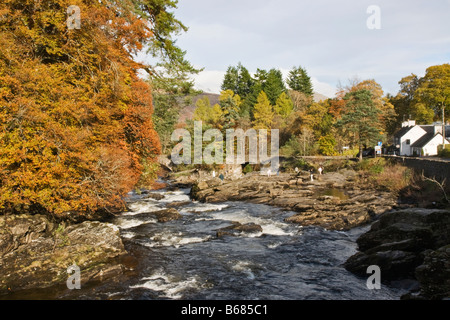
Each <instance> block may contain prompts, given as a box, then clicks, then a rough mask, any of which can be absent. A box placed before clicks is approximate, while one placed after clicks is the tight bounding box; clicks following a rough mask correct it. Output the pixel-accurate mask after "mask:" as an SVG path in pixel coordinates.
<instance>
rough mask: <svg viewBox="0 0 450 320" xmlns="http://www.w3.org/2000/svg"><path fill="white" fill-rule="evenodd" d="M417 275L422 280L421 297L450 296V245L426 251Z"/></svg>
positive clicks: (438, 297) (436, 297)
mask: <svg viewBox="0 0 450 320" xmlns="http://www.w3.org/2000/svg"><path fill="white" fill-rule="evenodd" d="M415 275H416V278H417V280H419V282H420V292H419V297H423V298H425V299H433V300H434V299H444V298H447V299H448V298H450V245H447V246H443V247H441V248H439V249H437V250H434V251H428V252H426V254H425V258H424V261H423V264H422V265H420V266H419V267H417V268H416V271H415Z"/></svg>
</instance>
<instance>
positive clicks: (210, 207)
mask: <svg viewBox="0 0 450 320" xmlns="http://www.w3.org/2000/svg"><path fill="white" fill-rule="evenodd" d="M225 208H228V205H226V204H213V203H195V206H194V207H189V208H184V209H182V210H180V213H191V212H193V213H200V212H209V211H221V210H223V209H225Z"/></svg>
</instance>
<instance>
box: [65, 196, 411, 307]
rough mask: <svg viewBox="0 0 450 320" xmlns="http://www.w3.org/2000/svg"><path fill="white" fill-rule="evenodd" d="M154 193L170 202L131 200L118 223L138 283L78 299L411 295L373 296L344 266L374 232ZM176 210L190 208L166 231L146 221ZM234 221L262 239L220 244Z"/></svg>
mask: <svg viewBox="0 0 450 320" xmlns="http://www.w3.org/2000/svg"><path fill="white" fill-rule="evenodd" d="M153 193H158V194H161V195H162V196H164V198H162V199H160V200H154V199H153V198H150V197H148V194H143V195H138V194H136V193H130V194H129V195H128V206H129V208H130V211H128V212H125V213H123V214H122V215H121V216H119V217H117V218H115V219H114V220H113V221H112V222H113V223H114V224H116V225H117V226H118V227H119V228H120V230H121V234H122V236H123V239H124V244H125V247H126V249H127V250H128V251H129V252H130V253H131V254H133V255H134V256H135V257H137V261H138V265H137V266H136V271H135V273H134V276H133V277H131V278H129V279H128V280H127V281H125V282H119V283H113V284H108V285H106V286H105V285H103V286H98V287H96V288H93V290H88V291H85V290H81V292H80V296H79V297H78V298H88V299H91V298H102V299H190V300H191V299H192V300H197V299H201V300H203V299H207V300H216V299H217V300H218V299H220V300H228V299H230V300H250V299H251V300H257V299H261V300H308V299H327V300H339V299H346V300H347V299H349V300H350V299H358V300H361V299H363V300H366V299H368V300H369V299H370V300H373V299H383V300H385V299H399V298H400V296H401V295H402V294H403V293H405V290H402V289H398V288H393V287H390V286H387V285H382V287H381V290H369V289H368V288H367V286H366V279H364V278H359V277H356V276H355V275H353V274H351V273H350V272H348V271H346V270H345V269H344V267H343V266H342V264H343V263H344V262H345V261H346V259H347V258H348V257H350V256H351V255H353V254H354V253H355V252H356V250H357V247H356V243H355V240H356V239H357V237H358V236H359V235H360V234H361V233H362V232H365V231H367V229H368V227H367V226H366V227H362V228H355V229H352V230H350V231H345V232H342V231H329V230H324V229H322V228H319V227H301V226H299V225H295V224H291V223H286V222H284V218H286V217H288V216H290V215H292V214H293V212H288V211H282V210H280V209H278V208H275V207H270V206H267V205H261V204H251V203H245V202H224V203H220V204H207V203H199V202H195V201H191V199H190V198H189V195H188V194H189V189H181V190H176V191H168V190H159V191H153ZM173 202H183V204H182V205H181V206H179V207H177V209H178V210H179V212H180V213H181V214H182V216H183V218H182V219H179V220H175V221H169V222H165V223H160V222H157V221H156V219H155V218H154V216H152V215H150V214H146V213H148V212H151V211H157V210H161V209H164V208H166V206H167V205H168V204H169V203H173ZM232 221H237V222H240V223H243V224H244V223H250V222H253V223H256V224H258V225H260V226H261V227H262V232H258V233H253V234H241V235H238V236H224V237H219V238H218V237H217V236H216V230H217V229H219V228H222V227H226V226H229V225H231V222H232ZM368 276H369V275H368ZM72 294H74V293H72ZM72 298H73V296H72Z"/></svg>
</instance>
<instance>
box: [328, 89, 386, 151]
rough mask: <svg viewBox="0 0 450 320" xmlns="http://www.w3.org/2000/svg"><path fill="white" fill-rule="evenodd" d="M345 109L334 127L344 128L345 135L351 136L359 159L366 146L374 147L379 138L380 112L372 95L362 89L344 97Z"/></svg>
mask: <svg viewBox="0 0 450 320" xmlns="http://www.w3.org/2000/svg"><path fill="white" fill-rule="evenodd" d="M344 99H345V100H346V104H345V109H344V110H343V113H342V117H341V119H340V120H338V121H337V123H336V126H337V127H339V128H344V129H345V132H346V134H353V135H354V136H355V138H356V143H357V145H358V147H359V158H360V160H362V150H363V147H364V146H365V145H366V146H367V145H372V144H373V145H374V144H375V143H376V142H377V141H378V140H379V139H380V138H381V134H380V132H381V131H383V128H382V127H381V124H380V119H379V116H380V113H381V111H380V110H379V109H377V108H376V107H375V104H374V101H373V98H372V93H371V92H370V91H369V90H366V89H362V90H358V91H352V92H349V93H347V94H346V95H345V97H344Z"/></svg>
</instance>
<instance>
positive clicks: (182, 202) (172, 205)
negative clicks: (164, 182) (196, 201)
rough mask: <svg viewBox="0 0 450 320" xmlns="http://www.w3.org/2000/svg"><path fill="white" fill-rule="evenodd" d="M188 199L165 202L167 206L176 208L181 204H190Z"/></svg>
mask: <svg viewBox="0 0 450 320" xmlns="http://www.w3.org/2000/svg"><path fill="white" fill-rule="evenodd" d="M190 203H191V202H190V201H176V202H169V203H167V204H166V207H167V208H178V207H182V206H186V205H188V204H190Z"/></svg>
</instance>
